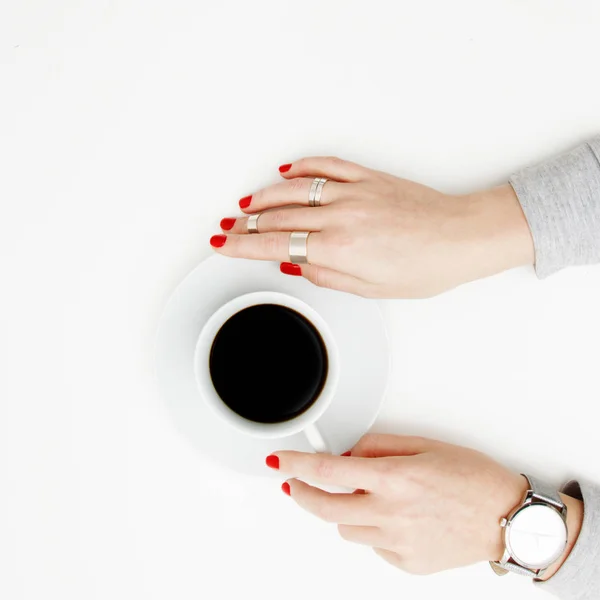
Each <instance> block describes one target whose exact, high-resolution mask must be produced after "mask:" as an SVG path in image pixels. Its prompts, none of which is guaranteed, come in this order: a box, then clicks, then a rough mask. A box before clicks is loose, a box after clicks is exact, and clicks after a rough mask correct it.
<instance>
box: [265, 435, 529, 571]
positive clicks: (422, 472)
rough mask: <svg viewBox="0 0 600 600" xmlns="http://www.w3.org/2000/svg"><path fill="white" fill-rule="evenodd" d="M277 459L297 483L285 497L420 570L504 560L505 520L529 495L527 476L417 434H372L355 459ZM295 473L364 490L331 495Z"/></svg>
mask: <svg viewBox="0 0 600 600" xmlns="http://www.w3.org/2000/svg"><path fill="white" fill-rule="evenodd" d="M275 456H277V458H278V459H279V469H280V470H281V471H282V472H284V473H286V474H289V475H290V476H292V477H294V479H288V480H287V482H286V483H287V484H288V485H289V488H288V487H287V486H286V484H285V483H284V484H283V489H284V491H285V492H286V493H289V494H290V495H291V497H292V499H293V500H294V501H295V502H297V503H298V504H299V505H300V506H301V507H302V508H304V509H305V510H308V511H309V512H311V513H313V514H315V515H316V516H318V517H320V518H322V519H324V520H326V521H328V522H332V523H337V524H338V528H339V532H340V535H341V536H342V537H343V538H344V539H346V540H349V541H352V542H358V543H360V544H366V545H367V546H372V547H373V548H374V549H375V552H376V553H377V554H379V555H380V556H381V557H382V558H384V559H385V560H387V561H388V562H390V563H392V564H393V565H395V566H397V567H399V568H401V569H403V570H405V571H408V572H411V573H418V574H426V573H434V572H437V571H442V570H444V569H450V568H453V567H460V566H465V565H469V564H472V563H475V562H479V561H484V560H499V559H500V558H501V557H502V553H503V550H504V547H503V543H502V536H501V531H502V530H501V528H500V519H501V518H502V517H506V516H507V515H508V513H509V512H510V511H511V510H512V509H513V508H514V507H515V506H517V505H518V504H519V502H520V501H521V500H522V498H523V495H524V493H525V491H526V490H527V482H526V480H525V478H524V477H522V476H520V475H517V474H515V473H513V472H511V471H509V470H508V469H506V468H504V467H503V466H501V465H500V464H498V463H497V462H495V461H493V460H492V459H491V458H489V457H487V456H485V455H483V454H481V453H479V452H476V451H474V450H470V449H468V448H462V447H459V446H452V445H450V444H445V443H443V442H436V441H433V440H428V439H424V438H417V437H402V436H394V435H367V436H365V437H363V438H362V439H361V440H360V441H359V443H358V444H357V445H356V446H355V447H354V448H353V449H352V451H351V456H349V457H344V456H331V455H324V454H304V453H301V452H289V451H285V452H276V453H275ZM267 464H270V465H271V466H274V465H275V464H277V460H275V459H273V458H270V459H269V460H268V461H267ZM295 477H299V478H302V479H307V480H309V481H313V482H316V483H321V484H325V485H328V484H329V485H339V486H344V487H348V488H352V489H358V490H360V491H359V492H355V493H354V494H350V493H348V494H331V493H328V492H325V491H323V490H321V489H319V488H317V487H312V486H310V485H308V484H306V483H304V482H303V481H300V480H299V479H295Z"/></svg>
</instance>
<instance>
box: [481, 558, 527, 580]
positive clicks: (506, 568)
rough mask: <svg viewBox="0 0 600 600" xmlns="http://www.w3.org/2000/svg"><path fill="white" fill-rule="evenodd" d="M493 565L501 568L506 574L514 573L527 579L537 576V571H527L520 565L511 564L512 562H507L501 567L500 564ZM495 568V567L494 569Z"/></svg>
mask: <svg viewBox="0 0 600 600" xmlns="http://www.w3.org/2000/svg"><path fill="white" fill-rule="evenodd" d="M493 564H494V565H496V566H498V567H500V569H504V571H505V572H506V571H512V572H513V573H517V574H519V575H525V577H535V576H536V575H537V572H536V571H531V570H529V569H526V568H525V567H522V566H521V565H518V564H517V563H514V562H511V561H510V560H507V561H506V562H505V563H502V565H500V563H493ZM493 568H494V567H492V569H493ZM494 571H496V569H494ZM496 572H497V571H496ZM499 574H500V573H499Z"/></svg>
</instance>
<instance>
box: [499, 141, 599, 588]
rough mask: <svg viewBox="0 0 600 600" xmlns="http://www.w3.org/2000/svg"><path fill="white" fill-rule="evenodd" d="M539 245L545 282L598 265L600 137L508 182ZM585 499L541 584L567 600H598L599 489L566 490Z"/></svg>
mask: <svg viewBox="0 0 600 600" xmlns="http://www.w3.org/2000/svg"><path fill="white" fill-rule="evenodd" d="M510 183H511V185H512V186H513V188H514V190H515V192H516V193H517V196H518V197H519V201H520V202H521V206H522V207H523V212H524V213H525V218H526V219H527V222H528V223H529V228H530V229H531V234H532V237H533V243H534V246H535V267H536V272H537V274H538V276H539V277H546V276H547V275H551V274H552V273H555V272H556V271H558V270H560V269H562V268H564V267H568V266H571V265H584V264H591V263H598V262H600V136H599V137H596V138H594V139H593V140H591V141H590V142H588V143H587V144H582V145H581V146H578V147H577V148H575V149H574V150H571V151H570V152H567V153H566V154H562V155H561V156H558V157H556V158H553V159H551V160H548V161H546V162H543V163H541V164H539V165H536V166H532V167H528V168H526V169H523V170H522V171H520V172H518V173H516V174H515V175H513V176H512V178H511V180H510ZM563 491H564V492H565V493H566V494H568V495H570V496H573V497H575V498H579V499H580V500H583V510H584V516H583V525H582V527H581V532H580V534H579V537H578V539H577V543H576V544H575V546H574V547H573V549H572V550H571V553H570V555H569V558H567V560H566V561H565V563H564V564H563V565H562V567H561V568H560V570H559V571H558V572H557V573H556V575H554V576H553V577H552V578H551V579H549V580H548V581H546V582H539V583H537V584H536V585H538V586H539V587H540V588H541V589H544V590H547V591H549V592H551V593H553V594H555V595H556V596H558V597H559V598H562V599H563V600H591V599H592V598H593V599H597V598H600V486H595V485H592V484H589V483H576V482H571V483H569V484H567V485H566V486H565V488H564V490H563Z"/></svg>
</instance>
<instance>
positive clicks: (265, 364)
mask: <svg viewBox="0 0 600 600" xmlns="http://www.w3.org/2000/svg"><path fill="white" fill-rule="evenodd" d="M209 367H210V376H211V379H212V383H213V386H214V388H215V390H216V392H217V394H218V395H219V396H220V398H221V400H223V402H224V403H225V404H226V405H227V406H228V407H229V408H230V409H231V410H233V411H234V412H236V413H237V414H238V415H240V416H241V417H244V418H245V419H249V420H250V421H256V422H258V423H280V422H282V421H287V420H289V419H293V418H295V417H297V416H298V415H300V414H302V413H303V412H304V411H305V410H307V409H308V408H310V407H311V406H312V405H313V403H314V402H315V401H316V400H317V398H318V397H319V394H320V393H321V391H322V389H323V386H324V385H325V381H326V379H327V368H328V365H327V350H326V348H325V343H324V342H323V339H322V338H321V335H320V334H319V332H318V330H317V329H316V328H315V326H314V325H313V324H312V323H311V322H310V321H309V320H308V319H307V318H306V317H304V316H303V315H301V314H300V313H298V312H296V311H295V310H292V309H291V308H288V307H286V306H281V305H279V304H259V305H256V306H250V307H248V308H245V309H243V310H241V311H240V312H238V313H236V314H235V315H233V316H232V317H230V318H229V319H228V320H227V321H226V322H225V323H224V324H223V326H222V327H221V329H219V331H218V332H217V334H216V336H215V338H214V341H213V344H212V348H211V351H210V359H209Z"/></svg>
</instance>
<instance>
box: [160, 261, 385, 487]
mask: <svg viewBox="0 0 600 600" xmlns="http://www.w3.org/2000/svg"><path fill="white" fill-rule="evenodd" d="M265 290H267V291H273V292H282V293H284V294H289V295H291V296H296V297H297V298H299V299H300V300H303V301H304V302H306V303H307V304H308V305H310V306H311V307H312V308H313V309H314V310H316V311H317V312H318V313H319V314H320V315H321V316H322V317H323V319H325V321H326V322H327V323H328V324H329V327H330V329H331V331H332V333H333V336H334V337H335V339H336V342H337V346H338V348H339V353H340V367H341V369H340V380H339V385H338V389H337V394H336V396H335V398H334V399H333V402H332V404H331V406H330V407H329V408H328V409H327V412H325V414H324V415H323V417H321V419H320V420H319V429H322V431H323V433H324V435H325V437H326V439H327V441H328V443H329V445H330V446H331V449H332V451H333V452H334V453H336V454H341V453H342V452H345V451H346V450H348V449H349V448H351V447H352V446H353V445H354V444H355V443H356V442H357V440H358V439H359V438H360V437H361V436H362V435H363V434H364V433H366V431H367V430H368V429H369V428H370V427H371V425H372V424H373V421H374V420H375V417H376V416H377V413H378V412H379V409H380V407H381V404H382V402H383V399H384V396H385V390H386V387H387V382H388V376H389V372H390V351H389V344H388V338H387V334H386V330H385V325H384V322H383V318H382V316H381V311H380V310H379V306H378V304H377V303H376V302H375V301H373V300H365V299H364V298H358V297H356V296H352V295H350V294H343V293H340V292H334V291H331V290H324V289H321V288H318V287H316V286H314V285H312V284H310V283H309V282H308V281H306V280H305V279H303V278H302V277H290V276H286V275H282V274H281V273H280V272H279V267H278V265H277V264H273V263H266V262H257V261H248V260H239V259H230V258H225V257H222V256H213V257H211V258H209V259H207V260H206V261H204V262H203V263H201V264H200V265H199V266H198V267H196V269H194V270H193V271H192V272H191V273H190V274H189V275H188V276H187V277H186V278H185V279H184V280H183V281H182V283H181V284H180V285H179V286H178V287H177V289H176V290H175V292H174V293H173V295H172V296H171V298H170V299H169V301H168V303H167V305H166V307H165V310H164V312H163V314H162V317H161V320H160V324H159V328H158V335H157V347H156V370H157V377H158V385H159V390H160V393H161V396H162V397H163V399H164V401H165V402H166V404H167V406H168V408H169V410H170V412H171V414H172V416H173V419H174V421H175V425H176V427H177V428H178V429H179V431H180V432H181V433H183V434H184V435H185V436H186V437H188V438H189V440H190V441H191V442H192V443H193V445H194V446H195V447H196V448H197V449H198V450H200V451H201V452H202V453H204V454H207V455H210V456H211V457H212V458H213V459H214V460H216V461H218V462H220V463H222V464H224V465H226V466H228V467H230V468H232V469H234V470H236V471H242V472H244V473H246V474H253V475H269V473H271V471H270V469H268V468H267V467H266V466H265V457H266V456H267V455H268V454H270V453H271V452H273V451H275V450H285V449H291V450H301V451H306V452H309V451H311V448H310V446H309V445H308V442H307V441H306V438H305V436H304V435H303V434H297V435H293V436H290V437H287V438H281V439H277V440H262V439H258V438H254V437H251V436H249V435H246V434H243V433H240V432H238V431H236V430H235V429H233V428H232V427H230V426H229V425H227V424H226V423H224V422H223V421H222V420H221V419H220V418H219V417H218V416H216V415H215V414H214V413H213V411H212V410H211V409H210V408H209V407H208V406H206V405H205V403H204V401H203V399H202V397H201V396H200V393H199V391H198V388H197V386H196V380H195V377H194V363H193V359H194V350H195V346H196V341H197V339H198V336H199V334H200V331H201V329H202V327H203V326H204V323H205V322H206V321H207V319H208V318H209V317H210V315H212V314H213V313H214V312H215V311H216V310H217V309H218V308H219V307H220V306H222V305H223V304H225V303H226V302H228V301H229V300H232V299H233V298H235V297H236V296H241V295H242V294H247V293H250V292H258V291H265ZM257 376H258V377H260V374H257ZM248 392H249V393H250V394H251V393H252V390H251V389H250V388H249V390H248Z"/></svg>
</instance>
